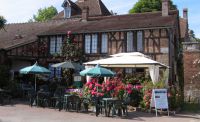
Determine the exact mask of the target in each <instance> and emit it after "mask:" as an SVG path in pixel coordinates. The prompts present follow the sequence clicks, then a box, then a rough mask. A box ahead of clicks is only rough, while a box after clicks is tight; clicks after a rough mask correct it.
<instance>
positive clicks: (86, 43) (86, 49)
mask: <svg viewBox="0 0 200 122" xmlns="http://www.w3.org/2000/svg"><path fill="white" fill-rule="evenodd" d="M85 53H90V35H85Z"/></svg>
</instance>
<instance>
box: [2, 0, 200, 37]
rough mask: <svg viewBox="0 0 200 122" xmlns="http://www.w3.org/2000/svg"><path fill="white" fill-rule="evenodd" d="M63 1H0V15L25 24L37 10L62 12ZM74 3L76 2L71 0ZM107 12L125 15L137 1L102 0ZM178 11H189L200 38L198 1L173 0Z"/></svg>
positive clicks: (191, 21) (190, 25) (190, 23)
mask: <svg viewBox="0 0 200 122" xmlns="http://www.w3.org/2000/svg"><path fill="white" fill-rule="evenodd" d="M63 1H64V0H1V4H0V15H3V16H4V17H5V18H6V19H7V21H8V23H21V22H27V21H28V20H29V19H30V18H32V16H33V14H36V13H37V10H38V9H39V8H44V7H48V6H50V5H53V6H55V7H56V8H57V9H58V11H61V10H62V7H61V4H62V2H63ZM72 1H76V0H72ZM102 1H103V2H104V4H105V5H106V6H107V8H108V9H109V10H112V11H114V12H116V13H118V14H126V13H128V10H129V9H130V8H132V6H133V5H134V4H135V3H136V2H137V0H102ZM173 2H174V3H175V4H176V5H177V6H178V9H179V10H180V16H182V10H183V8H188V10H189V27H190V29H192V30H194V31H195V35H196V36H197V37H199V38H200V14H198V12H199V10H198V9H200V0H173Z"/></svg>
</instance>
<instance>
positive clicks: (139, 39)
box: [137, 31, 143, 52]
mask: <svg viewBox="0 0 200 122" xmlns="http://www.w3.org/2000/svg"><path fill="white" fill-rule="evenodd" d="M137 51H138V52H143V32H142V31H137Z"/></svg>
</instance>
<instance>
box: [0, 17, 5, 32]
mask: <svg viewBox="0 0 200 122" xmlns="http://www.w3.org/2000/svg"><path fill="white" fill-rule="evenodd" d="M6 22H7V21H6V19H5V18H4V17H3V16H0V30H1V29H3V28H4V26H5V24H6Z"/></svg>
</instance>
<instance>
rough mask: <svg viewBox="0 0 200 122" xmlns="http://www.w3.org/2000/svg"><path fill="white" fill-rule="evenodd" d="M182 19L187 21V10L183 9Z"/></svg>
mask: <svg viewBox="0 0 200 122" xmlns="http://www.w3.org/2000/svg"><path fill="white" fill-rule="evenodd" d="M183 18H184V19H186V20H188V9H187V8H184V9H183Z"/></svg>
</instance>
